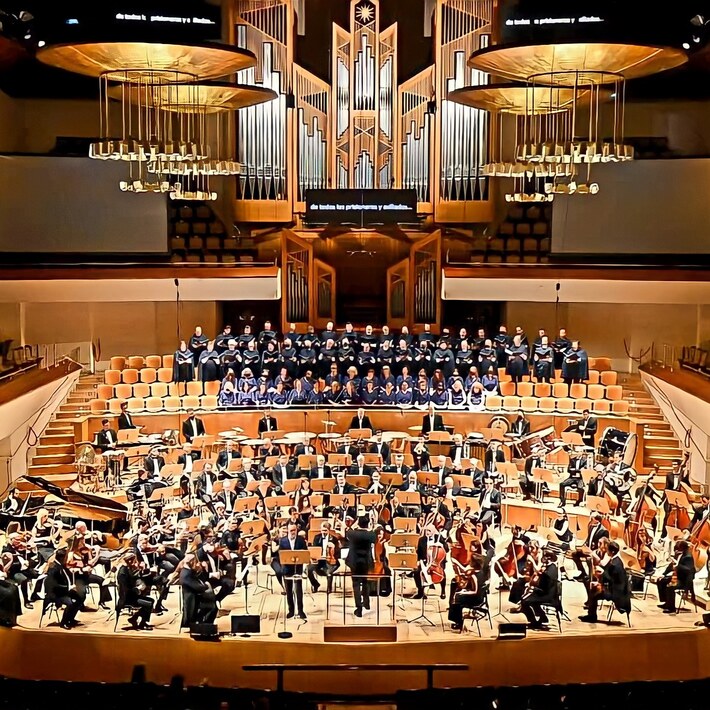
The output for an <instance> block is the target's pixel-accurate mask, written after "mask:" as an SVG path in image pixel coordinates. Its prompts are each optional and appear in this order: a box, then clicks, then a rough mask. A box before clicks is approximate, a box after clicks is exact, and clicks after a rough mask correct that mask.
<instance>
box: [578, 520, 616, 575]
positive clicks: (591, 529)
mask: <svg viewBox="0 0 710 710" xmlns="http://www.w3.org/2000/svg"><path fill="white" fill-rule="evenodd" d="M602 538H607V540H608V538H609V531H608V530H607V529H606V528H605V527H604V525H602V516H601V514H600V513H597V512H594V513H592V514H591V516H590V517H589V525H588V528H587V536H586V538H585V540H584V544H583V546H582V547H580V548H578V549H576V550H575V551H574V552H573V553H572V559H573V560H574V563H575V565H576V566H577V569H578V570H579V574H578V575H577V576H576V577H575V579H576V580H577V581H580V582H587V581H588V579H587V572H586V570H585V568H584V566H583V563H584V561H585V560H586V559H588V558H589V552H594V551H595V550H596V549H597V548H598V547H599V543H600V540H601V539H602Z"/></svg>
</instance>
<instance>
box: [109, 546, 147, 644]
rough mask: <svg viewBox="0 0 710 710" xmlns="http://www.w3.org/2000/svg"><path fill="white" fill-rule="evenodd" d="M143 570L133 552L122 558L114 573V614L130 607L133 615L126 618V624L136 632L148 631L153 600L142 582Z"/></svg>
mask: <svg viewBox="0 0 710 710" xmlns="http://www.w3.org/2000/svg"><path fill="white" fill-rule="evenodd" d="M144 575H145V568H144V567H143V565H141V563H140V561H139V560H138V557H137V556H136V554H135V553H134V552H127V553H126V554H125V555H124V556H123V564H122V565H121V567H120V568H119V570H118V572H117V573H116V586H117V592H116V593H117V595H118V598H117V600H116V613H117V614H118V613H120V611H121V609H123V608H124V607H126V606H131V607H133V608H134V609H135V611H134V613H133V614H132V615H131V616H129V617H128V623H129V624H130V626H131V627H132V628H133V629H135V630H137V631H150V630H152V628H153V627H152V626H151V625H150V617H151V614H152V613H153V604H154V602H153V599H152V597H151V596H150V595H149V593H148V587H147V586H146V583H145V581H144Z"/></svg>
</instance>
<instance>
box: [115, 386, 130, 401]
mask: <svg viewBox="0 0 710 710" xmlns="http://www.w3.org/2000/svg"><path fill="white" fill-rule="evenodd" d="M113 393H114V396H115V397H116V398H117V399H129V398H131V397H133V385H123V384H121V385H116V386H115V387H114V388H113Z"/></svg>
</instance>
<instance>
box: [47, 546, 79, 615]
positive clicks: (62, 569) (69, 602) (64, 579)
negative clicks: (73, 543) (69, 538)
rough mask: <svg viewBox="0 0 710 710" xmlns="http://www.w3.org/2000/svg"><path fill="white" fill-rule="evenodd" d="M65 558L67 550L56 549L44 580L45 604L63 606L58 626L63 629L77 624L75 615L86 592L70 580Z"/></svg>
mask: <svg viewBox="0 0 710 710" xmlns="http://www.w3.org/2000/svg"><path fill="white" fill-rule="evenodd" d="M66 559H67V550H66V549H64V548H63V549H61V550H57V554H56V555H55V556H54V562H53V563H52V564H51V565H50V567H49V569H48V570H47V579H46V580H45V585H44V588H45V593H46V594H45V602H44V603H45V604H46V603H52V604H54V605H55V606H56V607H57V608H59V607H64V613H63V614H62V618H61V621H60V622H59V626H61V628H63V629H71V628H73V627H74V626H77V624H78V622H77V621H76V615H77V614H78V613H79V610H80V609H81V608H82V607H83V606H84V601H85V599H86V592H83V593H82V592H80V591H79V590H78V589H77V588H76V587H75V586H74V585H73V584H72V581H71V576H70V574H69V571H68V570H67V568H66V566H65V563H66Z"/></svg>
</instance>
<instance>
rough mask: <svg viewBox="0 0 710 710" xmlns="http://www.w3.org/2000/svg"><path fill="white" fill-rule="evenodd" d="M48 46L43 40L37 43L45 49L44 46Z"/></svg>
mask: <svg viewBox="0 0 710 710" xmlns="http://www.w3.org/2000/svg"><path fill="white" fill-rule="evenodd" d="M45 44H47V43H46V42H45V41H44V40H43V39H41V40H40V41H39V42H37V46H38V47H44V45H45Z"/></svg>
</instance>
